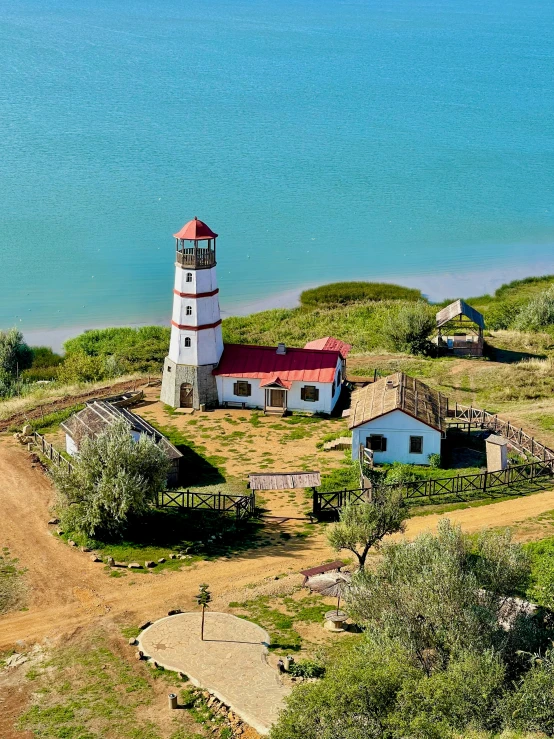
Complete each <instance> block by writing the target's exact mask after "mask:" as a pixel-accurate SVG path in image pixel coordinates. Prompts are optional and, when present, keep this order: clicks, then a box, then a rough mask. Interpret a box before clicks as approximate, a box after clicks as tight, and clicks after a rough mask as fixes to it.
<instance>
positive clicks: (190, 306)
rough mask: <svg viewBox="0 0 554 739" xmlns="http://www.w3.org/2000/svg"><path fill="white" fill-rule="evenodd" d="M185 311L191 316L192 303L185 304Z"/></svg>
mask: <svg viewBox="0 0 554 739" xmlns="http://www.w3.org/2000/svg"><path fill="white" fill-rule="evenodd" d="M185 312H186V314H187V316H192V305H187V309H186V311H185Z"/></svg>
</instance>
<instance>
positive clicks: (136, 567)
mask: <svg viewBox="0 0 554 739" xmlns="http://www.w3.org/2000/svg"><path fill="white" fill-rule="evenodd" d="M127 567H128V568H129V569H130V570H142V565H141V564H139V563H138V562H129V564H128V565H127Z"/></svg>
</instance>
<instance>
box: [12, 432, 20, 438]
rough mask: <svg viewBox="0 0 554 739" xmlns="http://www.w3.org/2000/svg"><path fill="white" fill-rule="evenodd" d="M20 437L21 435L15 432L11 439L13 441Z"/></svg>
mask: <svg viewBox="0 0 554 739" xmlns="http://www.w3.org/2000/svg"><path fill="white" fill-rule="evenodd" d="M20 436H21V434H20V433H19V431H16V432H15V434H14V435H13V438H14V439H19V437H20Z"/></svg>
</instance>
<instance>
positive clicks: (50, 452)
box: [33, 431, 75, 472]
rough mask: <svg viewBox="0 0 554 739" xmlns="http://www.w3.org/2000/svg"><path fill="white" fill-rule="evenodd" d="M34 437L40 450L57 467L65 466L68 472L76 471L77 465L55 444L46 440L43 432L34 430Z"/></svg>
mask: <svg viewBox="0 0 554 739" xmlns="http://www.w3.org/2000/svg"><path fill="white" fill-rule="evenodd" d="M33 438H34V440H35V444H36V445H37V446H38V448H39V450H40V452H41V453H42V454H44V456H45V457H47V458H48V459H50V460H51V461H52V462H53V463H54V464H55V465H56V466H57V467H60V466H61V467H65V468H66V469H67V471H68V472H73V471H74V469H75V466H74V465H73V464H72V463H71V462H70V461H69V460H68V459H66V458H65V457H64V456H63V454H62V453H61V452H59V451H58V450H57V449H56V447H55V446H54V445H53V444H51V443H50V442H49V441H46V439H45V438H44V436H43V435H42V434H39V432H38V431H33Z"/></svg>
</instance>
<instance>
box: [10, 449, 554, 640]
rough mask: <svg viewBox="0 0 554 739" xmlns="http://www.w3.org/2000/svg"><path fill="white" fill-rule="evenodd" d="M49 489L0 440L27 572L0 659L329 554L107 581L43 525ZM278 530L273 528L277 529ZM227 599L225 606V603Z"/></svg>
mask: <svg viewBox="0 0 554 739" xmlns="http://www.w3.org/2000/svg"><path fill="white" fill-rule="evenodd" d="M52 498H53V491H52V488H51V486H50V484H49V482H48V480H47V478H46V477H45V476H44V474H43V473H42V472H41V471H40V469H38V468H37V469H33V468H32V467H31V463H30V460H29V455H28V453H27V452H26V451H25V450H24V449H23V448H22V447H21V446H19V445H18V444H17V443H16V442H15V441H13V440H12V439H9V438H5V437H4V438H0V521H1V522H2V527H1V529H0V530H1V532H2V533H1V535H0V546H7V547H9V549H10V551H11V552H12V554H13V555H14V556H17V557H19V559H20V562H21V565H22V566H24V567H25V568H26V569H27V582H28V585H29V603H28V610H27V611H18V612H14V613H10V614H6V615H5V616H2V617H0V650H1V649H7V648H10V647H12V646H13V645H14V644H16V643H17V642H18V641H22V642H24V643H25V644H26V645H31V644H33V643H35V642H37V641H42V640H44V639H46V638H48V639H56V638H57V637H60V636H63V635H68V634H71V633H73V632H75V631H76V630H77V629H79V628H80V627H82V626H85V625H87V624H91V623H101V622H102V621H103V620H106V619H108V620H115V621H117V622H118V623H121V624H137V623H139V622H140V621H141V620H144V619H148V620H150V619H153V618H157V617H159V616H162V615H165V613H166V612H167V611H168V610H169V609H171V608H177V607H179V608H183V609H190V608H191V607H192V606H193V605H194V600H193V596H194V595H195V593H196V592H197V591H198V587H199V585H200V583H201V582H209V584H210V589H211V591H212V592H213V593H214V594H219V596H218V598H217V601H218V603H217V606H218V608H220V609H221V607H222V606H224V605H225V602H228V601H229V600H232V599H233V597H232V594H233V592H235V593H236V591H237V590H240V589H242V588H244V587H245V586H246V585H249V584H251V583H260V582H262V581H264V580H267V579H268V578H273V577H275V576H277V575H281V574H283V573H287V572H291V573H292V572H295V573H297V572H298V571H299V570H301V569H304V568H305V567H308V566H311V565H316V564H320V563H321V562H323V561H325V560H326V559H328V558H329V557H333V556H334V554H333V552H332V551H331V550H330V549H329V548H328V546H327V544H326V543H325V540H324V537H323V535H316V536H312V537H310V538H309V539H307V540H305V539H300V538H298V539H295V538H293V539H289V540H288V541H283V543H280V544H276V545H274V546H268V547H265V548H264V549H256V550H252V551H250V552H246V553H245V554H242V555H237V556H235V557H233V558H232V559H230V560H223V559H222V560H218V561H216V562H201V563H199V564H196V565H194V566H193V567H189V568H186V569H183V570H182V571H180V572H165V573H160V574H156V575H154V574H148V575H146V574H145V575H136V576H132V575H131V574H129V575H128V576H127V577H125V578H111V577H108V576H107V575H106V573H105V572H104V568H103V566H102V565H101V564H94V563H93V562H91V561H90V558H89V555H88V554H85V553H83V552H80V551H77V550H75V549H71V548H69V547H67V545H65V544H64V542H63V541H61V540H60V539H58V538H57V537H55V536H53V535H52V534H51V533H50V531H49V529H48V525H47V521H48V518H49V517H50V514H49V506H50V504H51V501H52ZM552 509H554V491H549V492H545V493H539V494H537V495H533V496H531V497H529V498H516V499H514V500H510V501H505V502H502V503H496V504H493V505H489V506H484V507H482V508H471V509H465V510H461V511H454V512H451V513H449V514H447V517H448V518H450V519H451V520H453V521H457V522H459V523H460V524H461V525H462V527H463V528H464V529H465V530H466V531H477V530H479V529H481V528H483V527H485V526H509V525H511V524H514V523H516V522H518V521H521V520H523V519H526V518H529V517H532V516H537V515H539V514H540V513H543V512H545V511H548V510H552ZM439 518H440V516H437V515H430V516H421V517H418V518H413V519H411V520H410V522H409V524H408V530H407V532H406V535H407V536H409V537H413V536H416V535H417V534H419V533H421V532H422V531H425V530H428V529H433V528H434V527H435V526H436V524H437V521H438V520H439ZM275 525H278V524H275ZM226 598H227V600H226Z"/></svg>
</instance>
